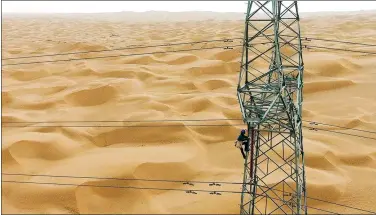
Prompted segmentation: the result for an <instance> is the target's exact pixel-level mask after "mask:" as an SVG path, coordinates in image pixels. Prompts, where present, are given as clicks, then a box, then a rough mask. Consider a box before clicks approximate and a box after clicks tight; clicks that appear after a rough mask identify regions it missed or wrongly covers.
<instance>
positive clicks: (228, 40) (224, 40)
mask: <svg viewBox="0 0 376 215" xmlns="http://www.w3.org/2000/svg"><path fill="white" fill-rule="evenodd" d="M283 36H288V35H283ZM237 39H242V38H228V39H220V40H204V41H197V42H183V43H166V44H159V45H152V46H136V45H130V46H135V47H129V46H128V47H123V48H118V49H108V50H98V51H84V52H66V53H57V54H48V55H33V56H22V57H14V58H4V59H3V60H11V59H13V60H16V59H26V58H34V57H48V56H61V55H71V54H84V53H91V52H93V53H95V52H97V53H98V52H108V51H118V50H127V49H137V48H153V47H163V46H173V45H185V44H199V43H209V42H219V41H223V42H232V40H237ZM306 39H307V40H308V39H311V40H323V41H331V42H338V43H347V44H357V45H365V46H376V44H364V43H354V42H349V41H339V40H329V39H320V38H312V37H306ZM268 43H270V42H262V43H255V44H252V45H259V44H268ZM238 46H242V45H237V46H227V48H232V47H238ZM305 47H308V48H323V49H324V48H328V47H321V46H305ZM216 48H226V47H213V48H200V49H190V50H178V51H166V52H153V53H140V54H142V55H144V54H145V55H146V54H158V53H169V52H180V51H194V50H203V49H216ZM328 49H332V50H340V51H350V52H358V53H364V54H376V53H374V52H364V51H356V50H349V49H335V48H328ZM140 54H129V55H117V56H102V57H93V58H79V59H75V58H74V59H65V60H54V61H34V62H26V63H14V64H4V65H3V66H10V65H23V64H37V63H52V62H61V61H72V60H89V59H98V58H111V57H126V56H133V55H140Z"/></svg>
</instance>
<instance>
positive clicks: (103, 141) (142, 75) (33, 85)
mask: <svg viewBox="0 0 376 215" xmlns="http://www.w3.org/2000/svg"><path fill="white" fill-rule="evenodd" d="M153 13H156V12H153ZM153 13H152V14H153ZM124 14H126V13H115V14H105V15H103V14H102V15H100V16H99V15H98V16H95V15H90V16H84V15H72V14H71V15H48V16H47V15H43V16H32V15H24V16H12V15H8V16H4V19H3V23H2V24H3V26H2V27H3V31H2V37H3V50H2V53H3V55H2V57H3V58H12V57H19V56H27V55H30V54H31V55H41V54H55V53H62V52H77V51H92V50H103V49H113V48H119V47H126V46H129V45H146V46H148V45H154V44H164V43H176V42H185V41H188V42H189V41H201V40H216V39H223V38H238V37H242V36H243V35H242V34H243V30H244V21H243V20H242V19H243V18H242V17H243V15H242V14H240V15H239V14H235V15H233V16H230V15H228V16H226V19H227V20H222V19H218V20H217V19H216V17H221V13H218V14H214V15H213V14H209V15H202V17H201V18H200V17H199V15H197V14H195V13H192V14H190V13H185V14H183V15H182V14H180V18H179V19H178V18H176V16H179V14H174V15H171V14H170V13H166V12H164V13H156V14H157V15H155V19H154V18H153V16H151V15H150V14H149V15H148V16H131V18H129V17H128V18H127V16H126V15H124ZM146 14H148V13H146ZM201 14H205V13H201ZM222 15H223V14H222ZM375 15H376V12H369V13H360V12H357V13H338V14H334V15H333V14H327V13H326V14H307V15H306V16H304V14H303V15H302V20H301V31H302V34H303V36H311V37H317V38H326V39H328V38H329V39H337V40H348V41H354V42H362V43H370V44H376V18H375V17H376V16H375ZM140 17H141V18H142V17H143V18H144V20H139V19H141V18H140ZM145 17H147V19H145ZM171 17H172V18H171ZM174 17H175V18H174ZM181 17H183V18H181ZM190 17H191V18H192V17H193V18H194V19H190ZM213 17H214V18H213ZM231 17H232V18H231ZM303 42H304V43H306V42H307V44H311V45H318V46H325V47H335V48H345V49H356V50H365V51H375V48H374V47H359V46H356V45H349V44H340V43H334V42H328V41H326V42H325V41H303ZM239 44H240V42H239V41H234V42H233V43H226V44H225V43H223V42H218V43H210V44H196V45H180V46H174V47H155V48H139V49H133V50H123V51H113V52H104V53H103V52H102V53H84V54H76V55H70V56H47V57H41V58H30V59H29V58H26V59H21V60H7V61H5V60H4V61H3V64H11V63H21V62H31V61H49V60H59V59H68V58H90V57H97V56H108V55H119V54H132V53H145V52H156V51H169V50H178V49H191V48H200V47H202V46H204V47H205V46H207V47H210V46H223V45H239ZM240 51H241V48H240V47H238V48H234V49H233V50H225V49H212V50H198V51H186V52H176V53H166V54H152V55H138V56H129V57H113V58H102V59H94V60H93V59H92V60H81V61H63V62H56V63H41V64H24V65H12V66H3V68H2V93H1V95H2V117H1V119H2V121H3V123H4V122H48V123H39V124H36V123H32V124H29V125H33V126H38V125H39V126H40V125H41V126H56V127H31V126H29V127H3V128H2V172H3V173H24V174H42V175H66V176H89V177H107V178H108V177H117V178H148V179H167V180H200V181H232V182H241V180H242V172H243V158H242V157H241V154H240V152H239V150H238V149H236V148H235V147H234V145H233V142H234V140H235V138H236V137H237V135H238V133H239V131H240V129H242V128H244V126H243V125H239V124H240V123H241V122H239V121H214V122H132V123H122V122H77V121H122V120H135V121H137V120H161V119H162V120H163V119H181V120H188V119H224V118H226V119H237V118H241V115H240V109H239V105H238V101H237V97H236V85H237V81H238V71H239V67H240V65H239V60H240V56H241V53H240ZM303 56H304V61H305V71H304V81H305V85H304V103H303V108H304V111H303V119H304V120H310V121H317V122H323V123H328V124H334V125H339V126H345V127H349V128H356V129H365V130H373V131H375V130H376V112H375V110H376V99H375V98H376V90H375V86H376V85H375V84H376V72H375V68H376V63H375V62H376V56H375V55H373V56H372V55H362V54H359V53H351V52H340V51H333V50H325V49H323V50H306V49H305V50H304V55H303ZM59 121H73V122H64V123H63V122H59ZM189 124H195V125H210V124H215V125H218V124H222V125H223V124H225V125H229V126H224V127H214V126H212V127H204V126H196V127H193V126H184V125H189ZM10 125H15V124H3V126H10ZM19 125H25V124H22V123H21V124H19ZM72 125H75V126H76V125H78V126H83V127H72ZM122 125H127V126H128V125H131V126H139V127H119V126H122ZM162 125H163V126H164V125H181V126H175V127H161V126H162ZM305 125H309V124H308V123H306V124H305ZM59 126H60V127H59ZM64 126H70V127H64ZM85 126H86V127H85ZM90 126H94V127H90ZM95 126H97V127H95ZM98 126H118V127H98ZM140 126H157V127H140ZM317 128H323V129H328V130H333V131H339V132H347V133H351V134H356V135H362V136H366V137H372V138H376V134H375V133H364V132H360V131H356V130H346V129H343V128H336V127H331V126H324V125H319V126H317ZM303 135H304V145H305V156H306V161H305V164H306V172H307V173H306V175H307V194H308V196H309V197H314V198H320V199H323V200H327V201H331V202H335V203H339V204H345V205H349V206H354V207H358V208H363V209H367V210H370V211H376V195H375V193H376V180H375V178H376V141H375V140H372V139H365V138H361V137H354V136H348V135H343V134H337V133H331V132H325V131H312V130H308V129H304V130H303ZM2 177H3V179H2V180H14V181H22V182H42V183H60V184H64V183H65V184H83V185H113V186H138V187H158V188H173V189H223V190H234V191H240V185H222V186H221V187H219V188H212V187H209V186H208V185H207V184H195V186H193V187H192V186H190V185H184V184H182V183H162V182H147V181H116V180H110V179H107V180H105V179H93V178H50V177H41V176H9V175H8V176H7V175H3V176H2ZM239 202H240V194H231V193H225V194H223V195H220V196H219V195H210V194H209V193H200V192H198V194H197V195H194V194H187V193H185V192H179V191H168V190H135V189H115V188H100V187H82V186H80V187H78V186H56V185H48V184H17V183H4V182H3V183H2V206H3V213H34V214H39V213H64V214H65V213H66V214H76V213H96V214H98V213H102V214H103V213H107V214H111V213H128V214H129V213H138V214H142V213H144V214H145V213H175V214H177V213H180V214H182V213H186V214H187V213H211V214H214V213H222V214H225V213H231V214H235V213H239ZM308 204H309V206H312V207H317V208H322V209H325V210H330V211H334V212H337V213H358V214H359V213H365V212H362V211H357V210H353V209H349V208H344V207H339V206H336V205H332V204H327V203H323V202H318V201H314V200H309V201H308ZM309 213H316V214H318V213H323V212H319V211H315V210H313V209H311V210H309Z"/></svg>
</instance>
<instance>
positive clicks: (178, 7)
mask: <svg viewBox="0 0 376 215" xmlns="http://www.w3.org/2000/svg"><path fill="white" fill-rule="evenodd" d="M2 3H3V8H2V11H3V13H98V12H120V11H135V12H143V11H150V10H154V11H171V12H179V11H215V12H245V10H246V7H245V1H92V2H90V1H3V2H2ZM375 9H376V1H299V11H300V12H315V11H354V10H355V11H356V10H375Z"/></svg>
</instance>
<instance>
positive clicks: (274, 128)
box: [237, 0, 307, 214]
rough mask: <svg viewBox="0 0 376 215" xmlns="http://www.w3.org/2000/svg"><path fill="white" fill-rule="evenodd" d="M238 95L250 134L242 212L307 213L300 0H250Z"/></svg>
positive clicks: (245, 166)
mask: <svg viewBox="0 0 376 215" xmlns="http://www.w3.org/2000/svg"><path fill="white" fill-rule="evenodd" d="M246 14H247V15H246V19H245V32H244V41H243V42H244V46H243V54H242V60H241V68H240V74H239V84H238V89H237V93H238V99H239V103H240V109H241V112H242V116H243V121H244V122H245V123H247V127H248V135H249V137H250V141H249V145H248V147H249V148H248V150H249V151H248V152H247V154H246V155H247V156H246V159H245V165H244V178H243V187H242V191H243V193H242V196H241V204H240V214H307V207H306V202H307V201H306V188H305V187H306V186H305V172H304V153H303V136H302V101H303V97H302V87H303V58H302V44H301V38H300V26H299V14H298V4H297V2H296V1H275V0H273V1H248V7H247V13H246Z"/></svg>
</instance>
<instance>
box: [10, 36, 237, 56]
mask: <svg viewBox="0 0 376 215" xmlns="http://www.w3.org/2000/svg"><path fill="white" fill-rule="evenodd" d="M234 39H235V38H230V39H218V40H201V41H196V42H181V43H164V44H158V45H150V46H142V45H129V46H127V47H122V48H116V49H104V50H97V51H94V50H93V51H81V52H63V53H57V54H46V55H31V56H20V57H12V58H3V60H16V59H25V58H34V57H52V56H61V55H73V54H87V53H98V52H109V51H122V50H130V49H139V48H156V47H164V46H176V45H193V44H200V43H211V42H232V41H231V40H234Z"/></svg>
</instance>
